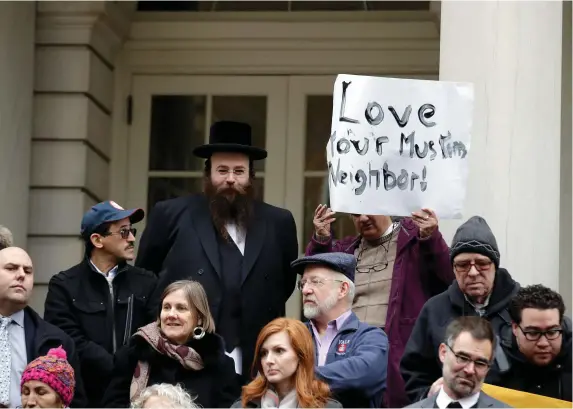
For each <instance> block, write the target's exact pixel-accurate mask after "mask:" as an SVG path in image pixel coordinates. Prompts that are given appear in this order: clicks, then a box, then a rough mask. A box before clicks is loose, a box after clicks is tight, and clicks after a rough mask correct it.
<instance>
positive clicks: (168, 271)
mask: <svg viewBox="0 0 573 409" xmlns="http://www.w3.org/2000/svg"><path fill="white" fill-rule="evenodd" d="M193 153H194V154H195V155H196V156H198V157H200V158H204V159H206V161H205V171H204V179H203V191H204V193H203V194H196V195H191V196H187V197H180V198H177V199H171V200H166V201H163V202H159V203H158V204H157V205H156V206H155V208H154V209H153V210H152V212H151V214H150V218H149V222H148V225H147V228H146V229H145V232H144V233H143V236H142V238H141V243H140V247H139V252H138V257H137V259H136V265H137V266H138V267H142V268H145V269H148V270H151V271H154V272H155V273H157V274H158V276H159V280H158V286H157V289H156V292H155V294H154V296H153V297H152V299H153V300H156V305H157V304H158V300H159V298H160V295H161V293H162V291H163V290H164V289H165V287H166V286H167V285H169V284H170V283H172V282H174V281H176V280H180V279H192V280H196V281H199V282H200V283H201V284H202V285H203V287H204V288H205V291H206V292H207V296H208V298H209V306H210V308H211V313H212V314H213V317H214V319H215V321H216V327H217V332H218V333H219V334H220V335H221V336H222V337H223V338H224V340H225V344H226V351H227V353H228V354H229V355H230V356H231V357H233V359H234V360H235V368H236V371H237V373H239V374H242V375H243V380H244V381H248V380H249V379H250V377H251V375H252V374H250V368H251V364H252V362H253V355H254V347H255V343H256V339H257V335H258V333H259V331H260V330H261V329H262V327H263V326H265V325H266V324H267V323H268V322H270V321H272V320H273V319H275V318H277V317H279V316H282V315H284V314H285V303H286V301H287V300H288V298H289V296H290V295H291V294H292V292H293V290H294V286H295V282H296V274H295V273H293V272H292V271H291V269H290V263H291V262H292V261H293V260H295V259H296V258H297V255H298V242H297V235H296V226H295V223H294V218H293V216H292V214H291V213H290V212H289V211H288V210H285V209H281V208H278V207H274V206H271V205H269V204H266V203H263V202H260V201H256V200H255V199H254V196H255V192H254V185H253V179H254V177H255V171H254V167H253V161H255V160H261V159H264V158H266V156H267V152H266V151H265V150H263V149H260V148H257V147H253V146H251V127H250V126H249V125H247V124H244V123H240V122H230V121H223V122H217V123H215V124H214V125H213V126H212V127H211V133H210V143H209V144H207V145H203V146H199V147H197V148H196V149H195V150H194V151H193Z"/></svg>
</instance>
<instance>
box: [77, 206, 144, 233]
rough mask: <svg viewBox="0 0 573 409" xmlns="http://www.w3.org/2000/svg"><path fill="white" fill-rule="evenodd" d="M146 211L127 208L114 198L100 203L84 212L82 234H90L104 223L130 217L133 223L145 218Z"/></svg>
mask: <svg viewBox="0 0 573 409" xmlns="http://www.w3.org/2000/svg"><path fill="white" fill-rule="evenodd" d="M144 216H145V212H144V211H143V209H129V210H125V209H124V208H123V207H121V206H120V205H118V204H117V203H116V202H114V201H113V200H108V201H107V202H101V203H98V204H96V205H94V206H92V208H91V209H90V210H88V211H87V212H86V214H84V217H83V218H82V227H81V235H82V236H89V235H91V234H92V233H93V232H94V230H95V229H97V228H98V227H99V226H101V225H102V224H104V223H110V222H111V223H113V222H117V221H119V220H122V219H125V218H129V221H130V222H131V223H132V224H135V223H137V222H140V221H141V220H143V217H144Z"/></svg>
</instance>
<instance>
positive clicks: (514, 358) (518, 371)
mask: <svg viewBox="0 0 573 409" xmlns="http://www.w3.org/2000/svg"><path fill="white" fill-rule="evenodd" d="M563 330H564V331H563V344H562V346H561V353H560V354H559V355H558V356H557V357H556V358H555V360H554V361H553V362H551V363H550V364H549V365H547V366H545V367H541V366H536V365H533V364H531V363H530V362H528V361H527V360H526V359H525V357H524V356H523V354H522V353H521V352H519V348H518V346H517V342H516V340H515V336H514V335H513V333H512V331H511V329H510V328H508V329H504V330H503V332H502V335H501V347H502V350H503V352H504V354H505V357H506V358H507V360H504V359H499V358H500V357H498V359H496V360H495V362H494V364H493V365H492V367H491V369H490V371H489V373H488V376H487V378H486V382H488V383H491V384H493V385H497V386H502V387H504V388H509V389H516V390H520V391H523V392H529V393H535V394H538V395H543V396H549V397H550V398H555V399H562V400H566V401H569V402H571V399H572V397H571V389H572V386H571V385H572V381H573V380H572V378H571V358H572V356H571V355H572V352H571V346H572V335H571V320H570V319H569V318H568V317H564V319H563Z"/></svg>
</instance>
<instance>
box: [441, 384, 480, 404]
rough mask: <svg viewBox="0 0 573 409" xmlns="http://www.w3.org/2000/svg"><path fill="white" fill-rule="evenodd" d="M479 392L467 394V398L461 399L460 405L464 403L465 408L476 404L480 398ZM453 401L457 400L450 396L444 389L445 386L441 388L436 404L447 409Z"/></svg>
mask: <svg viewBox="0 0 573 409" xmlns="http://www.w3.org/2000/svg"><path fill="white" fill-rule="evenodd" d="M479 394H480V393H479V392H477V393H474V394H473V395H470V396H466V397H465V398H462V399H459V400H458V401H457V402H459V404H460V405H462V408H463V409H469V408H471V407H472V406H474V405H475V404H476V403H477V401H478V399H479ZM451 402H456V400H455V399H452V398H450V396H449V395H448V394H447V393H446V392H445V391H444V387H443V386H442V387H441V388H440V392H438V397H437V398H436V405H437V406H438V407H439V408H440V409H446V408H447V407H448V405H449V404H450V403H451Z"/></svg>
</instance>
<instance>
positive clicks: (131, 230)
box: [103, 227, 137, 240]
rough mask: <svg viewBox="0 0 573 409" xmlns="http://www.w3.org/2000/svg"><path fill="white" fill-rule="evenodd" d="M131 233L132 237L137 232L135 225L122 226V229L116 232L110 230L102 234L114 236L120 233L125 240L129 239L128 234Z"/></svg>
mask: <svg viewBox="0 0 573 409" xmlns="http://www.w3.org/2000/svg"><path fill="white" fill-rule="evenodd" d="M130 233H131V234H133V237H135V235H136V234H137V229H136V228H135V227H130V228H127V227H124V228H123V229H121V230H120V231H118V232H111V231H108V232H107V233H105V234H103V236H104V237H105V236H115V235H120V236H121V238H122V239H124V240H127V239H129V234H130Z"/></svg>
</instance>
